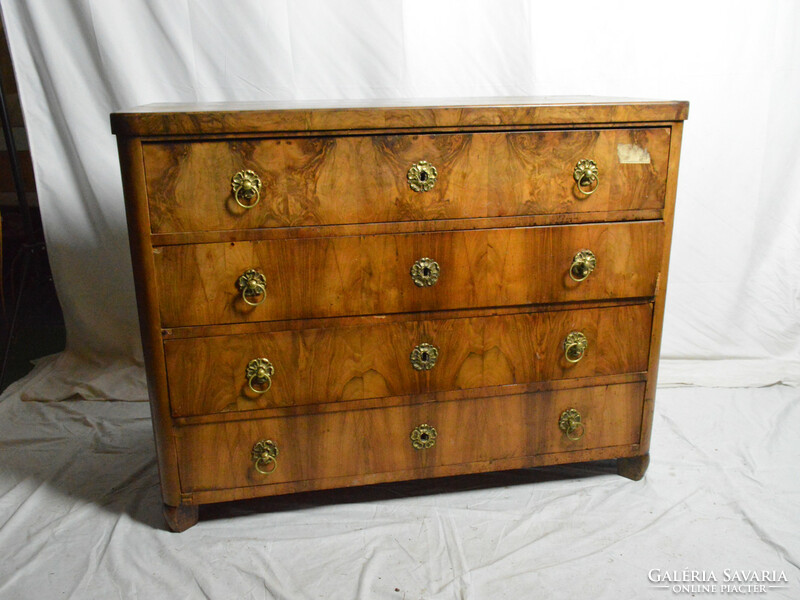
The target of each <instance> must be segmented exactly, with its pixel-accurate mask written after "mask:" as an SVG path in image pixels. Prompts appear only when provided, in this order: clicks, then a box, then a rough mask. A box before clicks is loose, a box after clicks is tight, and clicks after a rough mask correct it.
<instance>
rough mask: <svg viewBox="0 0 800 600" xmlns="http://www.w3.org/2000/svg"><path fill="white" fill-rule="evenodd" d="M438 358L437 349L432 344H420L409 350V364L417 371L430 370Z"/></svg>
mask: <svg viewBox="0 0 800 600" xmlns="http://www.w3.org/2000/svg"><path fill="white" fill-rule="evenodd" d="M438 358H439V349H438V348H437V347H436V346H434V345H433V344H427V343H424V344H420V345H419V346H416V347H415V348H414V349H413V350H412V351H411V366H412V367H414V368H415V369H416V370H417V371H430V370H431V369H432V368H433V367H434V365H436V360H437V359H438Z"/></svg>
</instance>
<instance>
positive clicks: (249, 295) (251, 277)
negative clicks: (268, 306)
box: [236, 269, 267, 306]
mask: <svg viewBox="0 0 800 600" xmlns="http://www.w3.org/2000/svg"><path fill="white" fill-rule="evenodd" d="M236 288H237V289H238V290H239V291H240V292H242V300H244V301H245V303H246V304H249V305H250V306H258V305H259V304H261V303H262V302H264V300H266V299H267V278H266V277H264V274H263V273H260V272H259V271H256V270H255V269H248V270H247V271H245V272H244V273H242V275H241V277H239V279H237V280H236Z"/></svg>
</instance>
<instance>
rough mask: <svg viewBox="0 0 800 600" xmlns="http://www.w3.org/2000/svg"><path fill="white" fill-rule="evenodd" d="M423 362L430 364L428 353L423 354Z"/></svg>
mask: <svg viewBox="0 0 800 600" xmlns="http://www.w3.org/2000/svg"><path fill="white" fill-rule="evenodd" d="M422 362H428V353H427V352H423V353H422Z"/></svg>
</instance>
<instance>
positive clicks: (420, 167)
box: [406, 160, 439, 192]
mask: <svg viewBox="0 0 800 600" xmlns="http://www.w3.org/2000/svg"><path fill="white" fill-rule="evenodd" d="M438 176H439V173H438V172H437V171H436V167H434V166H433V165H432V164H431V163H429V162H428V161H426V160H421V161H419V162H418V163H414V164H413V165H411V168H410V169H409V170H408V175H406V177H407V179H408V185H409V187H411V189H412V190H414V191H415V192H429V191H430V190H432V189H433V186H434V184H435V183H436V178H437V177H438Z"/></svg>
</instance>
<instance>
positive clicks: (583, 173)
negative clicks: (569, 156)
mask: <svg viewBox="0 0 800 600" xmlns="http://www.w3.org/2000/svg"><path fill="white" fill-rule="evenodd" d="M572 178H573V179H575V183H577V184H578V191H579V192H580V193H581V194H583V195H584V196H591V195H592V194H594V192H595V190H596V189H597V186H599V185H600V175H598V171H597V163H596V162H594V161H593V160H589V159H588V158H584V159H583V160H579V161H578V164H577V165H575V170H574V171H573V172H572Z"/></svg>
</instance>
